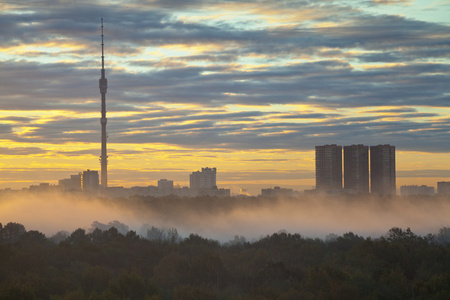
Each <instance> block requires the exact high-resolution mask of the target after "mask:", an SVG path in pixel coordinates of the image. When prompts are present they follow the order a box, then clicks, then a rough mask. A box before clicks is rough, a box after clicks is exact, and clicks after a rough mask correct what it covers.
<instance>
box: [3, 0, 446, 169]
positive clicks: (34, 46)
mask: <svg viewBox="0 0 450 300" xmlns="http://www.w3.org/2000/svg"><path fill="white" fill-rule="evenodd" d="M400 2H401V3H403V4H407V3H408V1H372V4H376V5H380V6H379V7H378V8H379V9H380V7H381V8H382V6H383V4H393V3H397V4H400ZM352 3H353V2H352ZM352 3H351V2H345V3H344V2H342V1H323V2H321V3H320V4H318V3H317V1H288V2H286V1H285V2H280V1H272V0H271V1H269V0H264V1H206V0H204V1H200V0H198V1H176V0H174V1H126V2H122V3H120V4H117V3H116V4H114V5H106V3H105V2H104V1H76V2H67V1H32V2H30V1H15V2H14V3H11V4H8V7H7V9H5V10H4V11H2V17H1V18H0V69H1V70H2V72H0V82H2V85H1V86H0V95H1V97H0V108H1V109H2V117H1V120H2V123H4V124H1V125H0V135H1V138H2V140H3V141H5V143H6V142H8V143H15V144H14V146H11V147H9V146H8V147H6V146H4V148H3V149H4V151H6V152H8V150H7V149H9V148H17V149H29V150H30V151H31V152H32V149H35V148H36V151H38V150H37V149H42V151H44V153H42V154H47V155H50V154H56V155H58V156H65V157H71V158H75V157H84V156H86V157H94V156H98V153H97V152H98V151H97V150H95V149H93V146H92V144H91V143H94V144H98V143H99V136H100V124H99V117H100V112H99V111H100V93H99V89H98V79H99V77H100V65H101V63H100V62H101V60H100V55H101V54H100V43H101V42H100V18H101V16H103V17H104V25H105V27H104V30H105V37H104V38H105V55H106V56H105V63H106V76H107V78H108V85H109V88H108V93H107V96H106V97H107V117H108V126H107V130H108V136H109V138H108V142H109V143H110V146H111V147H110V148H111V150H110V151H111V153H113V154H115V155H116V157H122V156H128V157H131V156H134V155H135V156H139V155H145V150H143V149H144V148H146V149H156V150H155V151H161V150H160V149H159V148H156V147H155V148H153V147H152V145H155V144H158V145H159V144H161V145H166V146H173V147H177V149H176V150H173V149H172V150H170V149H167V148H168V147H165V148H166V149H164V151H166V152H167V153H168V155H170V157H175V156H176V157H178V158H179V157H187V156H188V155H191V156H190V157H196V155H199V154H197V153H195V152H196V151H195V150H199V149H202V150H205V149H215V150H217V151H224V152H226V151H228V152H227V153H233V152H234V151H236V152H239V151H241V150H249V149H255V150H256V149H284V150H286V151H299V150H301V151H309V150H311V149H313V148H314V146H315V145H318V144H327V143H339V144H354V143H364V144H378V143H383V144H385V143H391V144H394V145H396V146H397V147H398V148H400V149H405V150H420V151H429V152H433V153H434V152H447V153H448V151H449V148H448V145H446V141H448V132H449V127H450V122H449V119H448V115H449V109H450V95H449V93H448V82H449V81H450V63H449V59H450V56H449V54H448V53H450V42H449V40H450V39H449V37H450V35H449V26H448V24H447V23H438V22H432V21H423V20H420V19H419V18H412V17H408V16H407V15H406V14H405V16H397V15H392V14H390V13H389V11H388V10H384V13H378V12H380V11H383V10H377V13H374V12H373V11H372V10H370V9H367V6H366V4H367V2H364V1H362V2H354V3H355V4H352ZM50 4H51V7H52V9H48V7H49V6H50ZM411 5H413V3H411ZM73 143H80V144H81V145H84V146H83V148H82V149H79V150H73V148H70V147H69V146H70V145H73ZM43 144H45V145H47V146H43ZM32 145H35V146H36V147H33V146H32ZM130 145H133V146H130ZM136 145H137V146H136ZM54 146H58V149H57V150H53V149H50V148H52V147H54ZM135 146H136V147H137V148H136V149H134V148H130V149H127V147H135ZM47 147H48V148H49V149H47ZM65 147H67V148H65ZM139 147H142V148H139ZM5 149H6V150H5ZM125 149H126V150H125ZM24 151H25V150H24ZM45 151H47V152H46V153H45ZM149 151H151V150H149ZM210 151H211V153H210V156H212V157H217V156H219V157H220V155H221V154H220V153H217V152H213V151H214V150H210ZM189 152H194V153H189ZM202 155H204V156H205V157H206V155H207V154H206V153H203V154H202ZM252 159H255V160H259V159H260V158H252ZM264 159H265V158H261V160H264ZM281 159H282V160H283V159H284V158H281ZM261 162H262V161H261Z"/></svg>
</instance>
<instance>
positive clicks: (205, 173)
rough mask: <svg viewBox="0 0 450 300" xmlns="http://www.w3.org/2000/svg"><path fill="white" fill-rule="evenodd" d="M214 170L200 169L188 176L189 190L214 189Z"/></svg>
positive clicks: (215, 171)
mask: <svg viewBox="0 0 450 300" xmlns="http://www.w3.org/2000/svg"><path fill="white" fill-rule="evenodd" d="M216 173H217V170H216V168H212V169H211V168H202V171H201V172H200V171H196V172H193V173H192V174H191V175H189V181H190V188H191V189H193V190H201V189H212V188H214V187H216Z"/></svg>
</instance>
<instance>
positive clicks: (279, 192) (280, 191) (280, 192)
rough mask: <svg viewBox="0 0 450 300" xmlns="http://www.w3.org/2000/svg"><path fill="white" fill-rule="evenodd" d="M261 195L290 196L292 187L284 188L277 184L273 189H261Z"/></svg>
mask: <svg viewBox="0 0 450 300" xmlns="http://www.w3.org/2000/svg"><path fill="white" fill-rule="evenodd" d="M261 196H262V197H265V198H278V197H292V189H285V188H281V187H279V186H276V187H274V188H273V189H272V188H268V189H261Z"/></svg>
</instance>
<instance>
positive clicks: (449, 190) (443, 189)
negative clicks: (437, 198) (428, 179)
mask: <svg viewBox="0 0 450 300" xmlns="http://www.w3.org/2000/svg"><path fill="white" fill-rule="evenodd" d="M437 193H438V195H450V181H441V182H438V183H437Z"/></svg>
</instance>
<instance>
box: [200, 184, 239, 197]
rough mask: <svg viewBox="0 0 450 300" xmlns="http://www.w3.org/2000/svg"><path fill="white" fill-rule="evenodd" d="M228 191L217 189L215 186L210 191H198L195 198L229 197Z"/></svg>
mask: <svg viewBox="0 0 450 300" xmlns="http://www.w3.org/2000/svg"><path fill="white" fill-rule="evenodd" d="M230 195H231V191H230V189H218V188H217V187H216V186H215V187H213V188H211V189H200V190H198V193H197V196H211V197H230Z"/></svg>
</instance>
